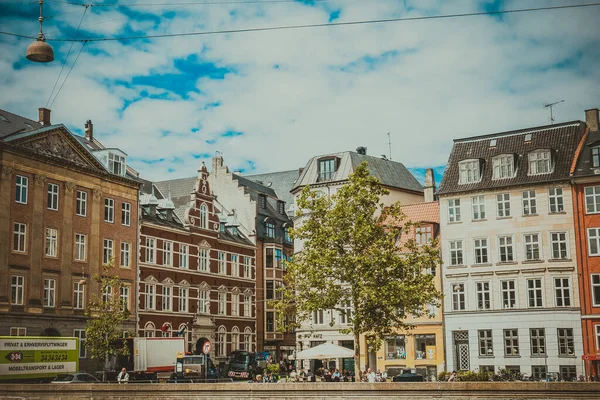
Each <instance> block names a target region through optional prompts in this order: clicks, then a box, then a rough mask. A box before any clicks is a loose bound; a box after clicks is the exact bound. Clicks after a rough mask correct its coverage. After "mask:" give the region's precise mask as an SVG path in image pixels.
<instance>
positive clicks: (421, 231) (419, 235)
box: [415, 226, 431, 245]
mask: <svg viewBox="0 0 600 400" xmlns="http://www.w3.org/2000/svg"><path fill="white" fill-rule="evenodd" d="M415 241H416V242H417V244H418V245H422V244H428V243H430V242H431V226H421V227H418V228H416V229H415Z"/></svg>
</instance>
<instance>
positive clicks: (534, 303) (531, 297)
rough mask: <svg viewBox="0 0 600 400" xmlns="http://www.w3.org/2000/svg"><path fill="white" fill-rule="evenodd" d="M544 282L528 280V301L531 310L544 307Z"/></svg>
mask: <svg viewBox="0 0 600 400" xmlns="http://www.w3.org/2000/svg"><path fill="white" fill-rule="evenodd" d="M542 291H543V289H542V280H541V279H540V278H536V279H527V300H528V303H527V304H528V305H529V308H535V307H543V302H542Z"/></svg>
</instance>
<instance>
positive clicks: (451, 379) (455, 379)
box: [448, 371, 458, 382]
mask: <svg viewBox="0 0 600 400" xmlns="http://www.w3.org/2000/svg"><path fill="white" fill-rule="evenodd" d="M456 381H458V376H457V375H456V371H452V373H451V374H450V377H449V378H448V382H456Z"/></svg>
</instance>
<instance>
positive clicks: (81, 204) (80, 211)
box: [75, 190, 87, 217]
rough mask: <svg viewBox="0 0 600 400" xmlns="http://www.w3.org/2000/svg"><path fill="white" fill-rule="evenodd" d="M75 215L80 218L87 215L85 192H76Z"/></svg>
mask: <svg viewBox="0 0 600 400" xmlns="http://www.w3.org/2000/svg"><path fill="white" fill-rule="evenodd" d="M75 214H76V215H79V216H80V217H85V216H86V215H87V192H84V191H83V190H78V191H77V200H76V202H75Z"/></svg>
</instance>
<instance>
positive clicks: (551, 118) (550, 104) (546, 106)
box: [544, 100, 564, 125]
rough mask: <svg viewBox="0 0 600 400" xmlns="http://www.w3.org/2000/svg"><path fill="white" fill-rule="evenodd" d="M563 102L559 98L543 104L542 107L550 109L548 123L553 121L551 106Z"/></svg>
mask: <svg viewBox="0 0 600 400" xmlns="http://www.w3.org/2000/svg"><path fill="white" fill-rule="evenodd" d="M562 102H564V100H560V101H555V102H554V103H546V104H544V108H549V109H550V125H552V124H553V123H554V114H553V113H552V107H554V106H555V105H557V104H559V103H562Z"/></svg>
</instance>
